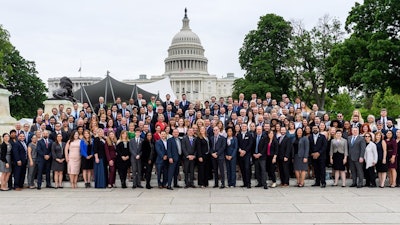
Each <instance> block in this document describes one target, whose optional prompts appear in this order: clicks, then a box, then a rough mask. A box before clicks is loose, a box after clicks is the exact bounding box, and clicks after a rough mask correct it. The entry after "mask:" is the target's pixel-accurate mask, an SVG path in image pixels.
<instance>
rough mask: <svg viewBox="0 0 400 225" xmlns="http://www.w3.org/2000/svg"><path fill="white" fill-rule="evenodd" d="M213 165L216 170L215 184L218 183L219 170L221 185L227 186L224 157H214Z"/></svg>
mask: <svg viewBox="0 0 400 225" xmlns="http://www.w3.org/2000/svg"><path fill="white" fill-rule="evenodd" d="M211 161H212V165H213V170H214V185H218V170H219V173H220V175H221V185H222V186H225V167H224V161H225V160H224V159H219V158H218V157H217V158H212V159H211Z"/></svg>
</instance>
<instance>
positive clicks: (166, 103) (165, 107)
mask: <svg viewBox="0 0 400 225" xmlns="http://www.w3.org/2000/svg"><path fill="white" fill-rule="evenodd" d="M167 105H172V106H173V105H174V102H173V101H171V100H170V101H169V102H167V101H165V102H163V103H162V106H163V107H164V111H165V110H166V109H167Z"/></svg>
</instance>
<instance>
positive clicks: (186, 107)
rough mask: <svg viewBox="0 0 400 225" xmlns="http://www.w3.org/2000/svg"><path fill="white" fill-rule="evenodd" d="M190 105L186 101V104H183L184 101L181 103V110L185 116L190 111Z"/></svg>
mask: <svg viewBox="0 0 400 225" xmlns="http://www.w3.org/2000/svg"><path fill="white" fill-rule="evenodd" d="M189 105H190V102H189V101H188V100H185V104H183V101H181V102H179V108H181V109H182V111H183V114H185V112H186V110H188V108H189Z"/></svg>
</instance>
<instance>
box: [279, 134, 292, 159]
mask: <svg viewBox="0 0 400 225" xmlns="http://www.w3.org/2000/svg"><path fill="white" fill-rule="evenodd" d="M280 138H282V136H281V137H280ZM279 142H280V144H279V145H278V152H277V153H276V154H275V155H277V157H278V159H281V160H283V158H285V157H286V158H290V157H291V156H292V149H293V145H292V141H291V140H290V138H289V137H288V136H287V135H285V136H284V137H283V140H282V141H278V143H279Z"/></svg>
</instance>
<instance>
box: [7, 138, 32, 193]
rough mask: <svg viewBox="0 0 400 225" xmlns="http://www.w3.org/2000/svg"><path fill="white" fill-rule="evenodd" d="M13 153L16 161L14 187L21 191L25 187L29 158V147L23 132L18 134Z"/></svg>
mask: <svg viewBox="0 0 400 225" xmlns="http://www.w3.org/2000/svg"><path fill="white" fill-rule="evenodd" d="M12 155H13V157H14V162H16V164H15V166H14V189H15V190H16V191H20V190H21V189H22V188H23V187H24V182H25V174H26V163H27V159H28V147H27V145H26V143H25V135H24V134H23V133H20V134H19V135H18V141H17V142H16V143H15V144H14V146H13V148H12ZM10 180H11V179H10Z"/></svg>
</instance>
